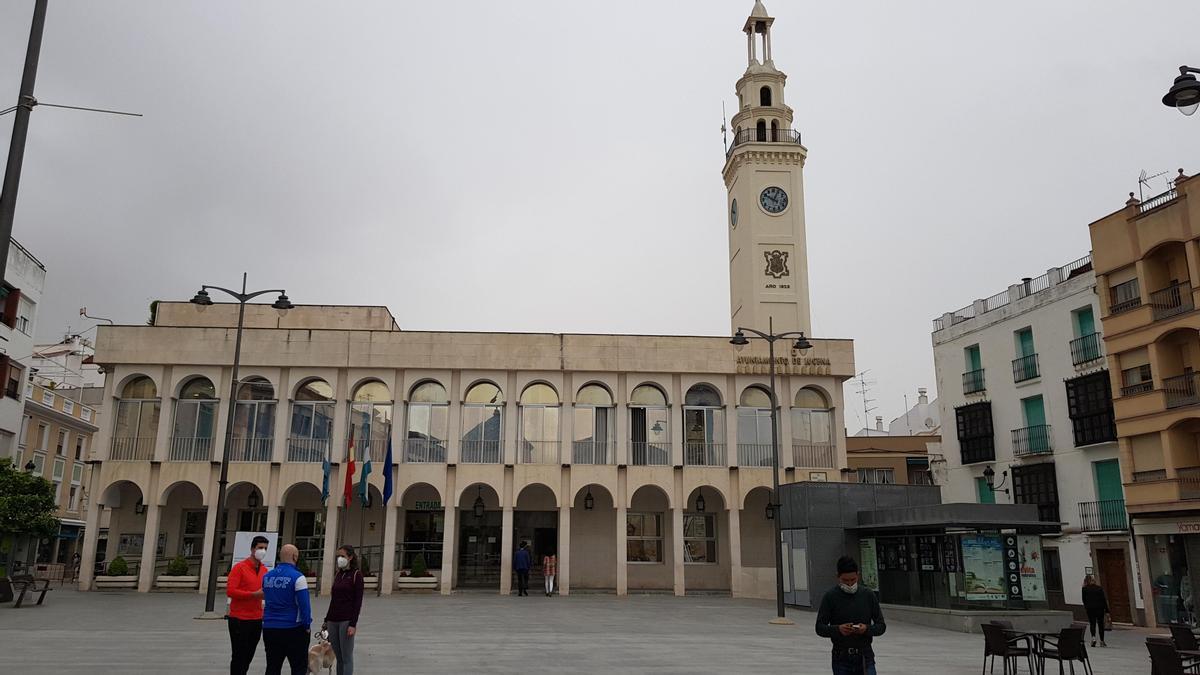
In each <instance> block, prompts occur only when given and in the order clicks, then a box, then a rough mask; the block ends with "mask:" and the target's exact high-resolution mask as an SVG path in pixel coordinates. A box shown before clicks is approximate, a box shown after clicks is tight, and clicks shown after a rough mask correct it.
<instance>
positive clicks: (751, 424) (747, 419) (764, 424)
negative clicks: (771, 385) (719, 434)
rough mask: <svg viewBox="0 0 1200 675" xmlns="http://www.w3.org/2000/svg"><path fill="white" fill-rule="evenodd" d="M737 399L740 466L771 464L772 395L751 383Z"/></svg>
mask: <svg viewBox="0 0 1200 675" xmlns="http://www.w3.org/2000/svg"><path fill="white" fill-rule="evenodd" d="M738 402H739V404H740V405H738V411H737V415H738V420H737V422H738V427H737V436H738V465H739V466H771V465H772V464H773V463H774V458H773V456H772V446H771V394H770V393H768V392H767V390H766V389H763V388H762V387H758V386H750V387H746V388H745V389H744V390H742V397H741V399H739V401H738Z"/></svg>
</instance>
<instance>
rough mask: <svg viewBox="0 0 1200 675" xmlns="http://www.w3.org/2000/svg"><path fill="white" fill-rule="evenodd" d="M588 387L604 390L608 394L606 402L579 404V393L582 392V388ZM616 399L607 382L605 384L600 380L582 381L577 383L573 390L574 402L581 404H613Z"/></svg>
mask: <svg viewBox="0 0 1200 675" xmlns="http://www.w3.org/2000/svg"><path fill="white" fill-rule="evenodd" d="M589 387H598V388H600V389H602V390H604V392H605V393H606V394H608V401H607V402H606V403H597V404H592V403H582V404H581V403H580V394H582V393H583V390H584V389H587V388H589ZM616 400H617V399H616V396H613V392H612V389H610V388H609V386H608V385H607V384H605V383H604V382H601V381H600V380H588V381H587V382H584V383H583V384H581V385H579V388H578V389H576V390H575V402H576V403H577V404H581V405H604V406H612V405H615V402H616Z"/></svg>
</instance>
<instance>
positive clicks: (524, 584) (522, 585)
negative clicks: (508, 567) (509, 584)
mask: <svg viewBox="0 0 1200 675" xmlns="http://www.w3.org/2000/svg"><path fill="white" fill-rule="evenodd" d="M531 567H533V556H532V555H530V553H529V542H527V541H523V542H521V546H520V548H518V549H517V555H516V556H515V557H514V558H513V570H514V571H515V572H516V573H517V595H518V596H522V595H525V596H528V595H529V568H531Z"/></svg>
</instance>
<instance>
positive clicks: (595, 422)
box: [572, 384, 616, 464]
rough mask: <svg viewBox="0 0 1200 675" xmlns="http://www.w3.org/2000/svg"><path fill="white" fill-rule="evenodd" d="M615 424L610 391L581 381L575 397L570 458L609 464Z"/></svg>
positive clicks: (591, 462) (611, 460)
mask: <svg viewBox="0 0 1200 675" xmlns="http://www.w3.org/2000/svg"><path fill="white" fill-rule="evenodd" d="M615 427H616V416H615V415H613V398H612V394H611V393H609V391H608V390H607V389H605V388H604V387H602V386H600V385H598V384H587V385H584V386H583V387H582V388H581V389H580V390H579V394H578V395H577V396H576V397H575V438H574V443H573V444H572V448H573V452H572V455H573V459H572V461H573V462H574V463H576V464H612V463H613V459H614V457H613V456H614V455H615V454H616V447H615V444H614V439H613V431H614V429H615Z"/></svg>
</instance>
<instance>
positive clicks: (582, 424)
mask: <svg viewBox="0 0 1200 675" xmlns="http://www.w3.org/2000/svg"><path fill="white" fill-rule="evenodd" d="M595 424H596V409H595V408H589V407H583V408H576V409H575V431H574V435H575V440H576V441H590V440H593V438H594V431H595Z"/></svg>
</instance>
